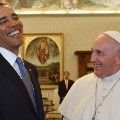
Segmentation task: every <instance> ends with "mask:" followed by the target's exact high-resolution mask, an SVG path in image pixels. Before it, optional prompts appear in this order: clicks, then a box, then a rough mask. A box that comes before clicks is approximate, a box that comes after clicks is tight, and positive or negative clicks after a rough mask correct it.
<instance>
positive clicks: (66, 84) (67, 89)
mask: <svg viewBox="0 0 120 120" xmlns="http://www.w3.org/2000/svg"><path fill="white" fill-rule="evenodd" d="M66 90H68V79H66Z"/></svg>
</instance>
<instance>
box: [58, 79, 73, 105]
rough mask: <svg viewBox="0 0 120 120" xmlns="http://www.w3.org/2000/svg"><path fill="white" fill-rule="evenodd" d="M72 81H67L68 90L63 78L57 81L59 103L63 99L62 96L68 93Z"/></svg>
mask: <svg viewBox="0 0 120 120" xmlns="http://www.w3.org/2000/svg"><path fill="white" fill-rule="evenodd" d="M73 83H74V81H73V80H69V81H68V90H66V85H65V80H62V81H61V82H60V83H59V86H58V94H59V97H60V104H61V102H62V101H63V99H64V97H65V96H66V94H67V93H68V91H69V89H70V88H71V86H72V85H73Z"/></svg>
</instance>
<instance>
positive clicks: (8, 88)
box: [0, 54, 45, 120]
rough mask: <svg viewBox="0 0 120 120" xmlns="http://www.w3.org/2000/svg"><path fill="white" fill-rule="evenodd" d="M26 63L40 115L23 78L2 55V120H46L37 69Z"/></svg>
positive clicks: (0, 110) (0, 73)
mask: <svg viewBox="0 0 120 120" xmlns="http://www.w3.org/2000/svg"><path fill="white" fill-rule="evenodd" d="M8 57H9V56H8ZM24 63H25V67H26V69H27V70H28V72H29V74H30V78H31V81H32V83H33V86H34V89H35V97H36V103H37V106H38V113H37V112H36V111H35V108H34V106H33V103H32V101H31V99H30V96H29V93H28V91H27V89H26V87H25V85H24V84H23V82H22V80H21V78H20V77H19V75H18V74H17V73H16V71H15V70H14V68H13V67H11V65H10V64H9V63H8V62H7V61H6V60H5V59H4V57H3V56H2V55H1V54H0V120H45V119H44V111H43V103H42V99H41V98H42V95H41V90H40V87H39V83H38V75H37V71H36V68H35V67H34V66H33V65H32V64H30V63H28V62H27V61H24Z"/></svg>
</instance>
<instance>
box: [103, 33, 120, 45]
mask: <svg viewBox="0 0 120 120" xmlns="http://www.w3.org/2000/svg"><path fill="white" fill-rule="evenodd" d="M103 33H104V34H107V35H108V36H110V37H111V38H113V39H114V40H116V41H117V42H119V43H120V33H119V32H117V31H106V32H103Z"/></svg>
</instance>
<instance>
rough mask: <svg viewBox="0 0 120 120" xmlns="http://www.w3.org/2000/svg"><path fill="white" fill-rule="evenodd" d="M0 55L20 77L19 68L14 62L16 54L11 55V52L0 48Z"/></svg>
mask: <svg viewBox="0 0 120 120" xmlns="http://www.w3.org/2000/svg"><path fill="white" fill-rule="evenodd" d="M0 53H1V54H2V56H3V57H4V58H5V59H6V60H7V61H8V62H9V63H10V65H11V66H12V67H13V68H14V69H15V71H16V72H17V73H18V75H19V76H20V77H21V74H20V70H19V66H18V65H17V63H16V62H15V61H16V58H17V57H18V56H17V55H16V54H14V53H12V52H11V51H9V50H7V49H5V48H2V47H0ZM19 56H20V55H19Z"/></svg>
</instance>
